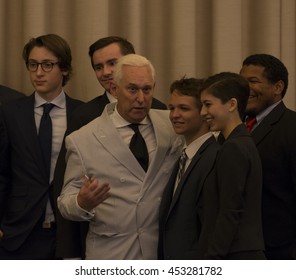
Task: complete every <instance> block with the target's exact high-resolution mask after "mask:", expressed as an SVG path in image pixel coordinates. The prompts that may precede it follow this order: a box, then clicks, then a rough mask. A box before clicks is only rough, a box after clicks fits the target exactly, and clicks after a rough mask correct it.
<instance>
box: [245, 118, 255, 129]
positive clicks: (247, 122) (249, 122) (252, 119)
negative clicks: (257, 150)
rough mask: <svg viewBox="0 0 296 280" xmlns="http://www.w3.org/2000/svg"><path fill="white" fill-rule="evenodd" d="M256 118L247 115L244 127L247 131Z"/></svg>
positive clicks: (251, 127) (252, 125)
mask: <svg viewBox="0 0 296 280" xmlns="http://www.w3.org/2000/svg"><path fill="white" fill-rule="evenodd" d="M256 122H257V120H256V117H248V118H247V121H246V128H247V130H248V131H249V132H251V131H252V129H253V127H254V125H255V124H256Z"/></svg>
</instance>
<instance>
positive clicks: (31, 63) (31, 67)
mask: <svg viewBox="0 0 296 280" xmlns="http://www.w3.org/2000/svg"><path fill="white" fill-rule="evenodd" d="M27 65H28V68H29V69H32V70H34V69H37V67H38V64H37V63H36V62H32V61H30V62H28V64H27Z"/></svg>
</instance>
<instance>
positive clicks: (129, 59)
mask: <svg viewBox="0 0 296 280" xmlns="http://www.w3.org/2000/svg"><path fill="white" fill-rule="evenodd" d="M123 66H137V67H144V66H148V67H149V68H150V70H151V74H152V78H153V80H154V81H155V69H154V66H153V65H152V63H151V62H150V61H149V60H148V59H147V58H146V57H144V56H141V55H138V54H128V55H124V56H122V57H121V58H119V59H118V61H117V63H116V66H115V69H114V73H113V79H114V81H115V83H116V84H118V83H119V82H120V80H121V78H122V68H123Z"/></svg>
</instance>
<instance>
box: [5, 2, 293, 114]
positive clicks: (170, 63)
mask: <svg viewBox="0 0 296 280" xmlns="http://www.w3.org/2000/svg"><path fill="white" fill-rule="evenodd" d="M295 6H296V4H295V0H170V1H167V0H87V1H85V0H0V21H1V24H0V57H1V63H0V83H1V84H4V85H6V86H9V87H12V88H15V89H17V90H19V91H22V92H24V93H26V94H28V95H29V94H31V93H32V92H33V90H34V89H33V87H32V85H31V83H30V80H29V75H28V73H27V70H26V67H25V64H24V61H23V60H22V49H23V46H24V45H25V43H26V42H27V41H28V40H29V39H30V38H31V37H37V36H40V35H43V34H48V33H56V34H58V35H60V36H62V37H63V38H64V39H66V40H67V42H68V43H69V45H70V46H71V49H72V56H73V69H74V74H73V76H72V78H71V80H70V81H69V83H68V84H67V86H66V87H65V90H66V92H67V93H68V94H69V95H70V96H72V97H74V98H78V99H81V100H84V101H89V100H90V99H92V98H94V97H96V96H97V95H100V94H102V93H103V89H102V88H101V86H100V85H99V83H98V81H97V80H96V77H95V74H94V72H93V70H92V68H91V64H90V60H89V57H88V47H89V46H90V45H91V44H92V43H93V42H94V41H96V40H97V39H99V38H101V37H105V36H110V35H118V36H122V37H125V38H126V39H128V40H129V41H131V42H132V43H133V44H134V46H135V49H136V52H137V53H138V54H141V55H144V56H146V57H147V58H148V59H149V60H151V62H152V63H153V65H154V66H155V69H156V92H155V97H157V98H158V99H160V100H162V101H163V102H165V103H167V102H168V99H169V86H170V84H171V83H172V82H173V81H174V80H176V79H180V78H181V77H183V76H184V75H186V76H187V77H197V78H204V77H207V76H209V75H212V74H215V73H218V72H221V71H233V72H239V70H240V68H241V64H242V61H243V59H244V58H245V57H246V56H248V55H250V54H254V53H269V54H272V55H274V56H276V57H278V58H279V59H281V60H282V61H283V62H284V64H285V65H286V66H287V68H288V71H289V78H290V79H289V87H288V92H287V94H286V96H285V99H284V101H285V104H286V105H287V106H288V107H289V108H291V109H295V107H296V100H295V99H296V93H295V70H296V69H295V67H296V57H295V17H296V13H295V12H296V8H295Z"/></svg>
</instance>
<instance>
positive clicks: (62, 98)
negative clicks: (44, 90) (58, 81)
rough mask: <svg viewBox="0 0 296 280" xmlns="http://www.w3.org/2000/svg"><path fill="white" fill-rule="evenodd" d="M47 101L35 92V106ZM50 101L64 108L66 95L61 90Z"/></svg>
mask: <svg viewBox="0 0 296 280" xmlns="http://www.w3.org/2000/svg"><path fill="white" fill-rule="evenodd" d="M45 103H48V102H47V101H46V100H45V99H43V98H42V97H41V96H40V95H39V94H38V93H37V92H35V108H37V107H41V106H42V105H43V104H45ZM50 103H52V104H54V105H55V106H57V107H59V108H62V109H64V108H66V95H65V92H64V91H63V90H62V91H61V93H60V94H59V95H58V96H57V97H56V98H55V99H53V100H52V101H51V102H50Z"/></svg>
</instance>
